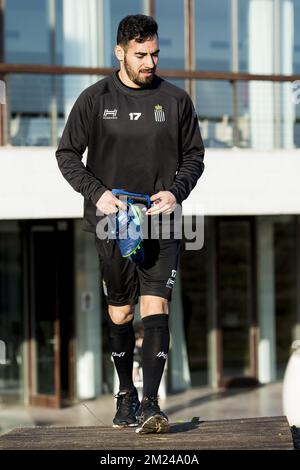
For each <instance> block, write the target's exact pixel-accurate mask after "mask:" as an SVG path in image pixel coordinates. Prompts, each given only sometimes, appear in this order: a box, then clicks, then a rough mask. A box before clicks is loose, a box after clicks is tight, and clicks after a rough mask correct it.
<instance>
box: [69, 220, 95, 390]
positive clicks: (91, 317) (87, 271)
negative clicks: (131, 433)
mask: <svg viewBox="0 0 300 470" xmlns="http://www.w3.org/2000/svg"><path fill="white" fill-rule="evenodd" d="M74 257H75V308H76V328H75V332H76V358H77V361H76V364H77V398H79V399H89V398H94V397H96V396H97V395H99V394H100V393H101V392H102V354H101V351H102V329H101V321H100V319H101V313H100V305H101V304H100V300H101V298H100V295H101V291H100V286H99V266H98V257H97V254H96V249H95V246H94V238H93V235H92V234H90V233H86V232H83V231H82V229H81V221H80V220H78V221H76V222H75V253H74Z"/></svg>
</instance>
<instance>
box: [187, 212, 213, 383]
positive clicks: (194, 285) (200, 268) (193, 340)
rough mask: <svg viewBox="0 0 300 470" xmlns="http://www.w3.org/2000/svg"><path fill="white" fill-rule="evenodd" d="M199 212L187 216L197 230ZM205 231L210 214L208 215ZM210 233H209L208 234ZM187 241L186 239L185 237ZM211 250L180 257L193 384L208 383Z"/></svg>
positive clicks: (204, 248) (196, 251)
mask: <svg viewBox="0 0 300 470" xmlns="http://www.w3.org/2000/svg"><path fill="white" fill-rule="evenodd" d="M196 223H197V221H196V218H195V216H193V217H190V216H185V218H184V224H185V227H190V230H191V231H195V224H196ZM204 223H205V228H204V230H205V234H207V233H208V230H209V217H205V221H204ZM205 236H206V235H205ZM184 242H186V240H185V239H184ZM209 263H210V260H209V251H208V249H207V247H206V245H205V244H204V247H203V248H202V249H201V250H183V251H182V254H181V258H180V273H181V296H182V297H181V298H182V308H183V327H184V333H185V340H186V345H187V351H188V360H189V367H190V373H191V381H192V385H193V386H199V385H203V384H207V383H208V376H207V372H208V357H207V354H208V351H207V339H206V335H207V306H208V302H209V269H208V268H209Z"/></svg>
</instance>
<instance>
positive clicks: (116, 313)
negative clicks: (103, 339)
mask: <svg viewBox="0 0 300 470" xmlns="http://www.w3.org/2000/svg"><path fill="white" fill-rule="evenodd" d="M108 313H109V316H110V318H111V321H112V322H113V323H115V324H116V325H123V324H124V323H128V322H130V321H131V320H133V316H134V307H133V305H122V307H116V306H115V305H109V306H108Z"/></svg>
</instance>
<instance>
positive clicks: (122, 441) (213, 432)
mask: <svg viewBox="0 0 300 470" xmlns="http://www.w3.org/2000/svg"><path fill="white" fill-rule="evenodd" d="M0 449H1V450H29V449H30V450H74V449H85V450H104V449H105V450H108V449H109V450H125V449H126V450H140V449H143V450H148V449H149V450H150V449H151V450H184V449H194V450H204V449H210V450H228V449H239V450H246V449H248V450H250V449H251V450H267V449H281V450H283V449H284V450H291V449H293V439H292V434H291V431H290V428H289V425H288V422H287V420H286V418H285V417H283V416H278V417H271V418H250V419H232V420H224V421H199V420H198V419H197V418H193V420H192V421H191V422H185V423H175V424H171V426H170V431H169V432H168V433H166V434H147V435H137V434H136V433H135V431H134V428H126V429H114V428H111V427H106V426H103V427H101V426H99V427H34V428H16V429H13V430H12V431H10V432H8V433H7V434H4V435H2V436H0Z"/></svg>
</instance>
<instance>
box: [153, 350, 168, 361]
mask: <svg viewBox="0 0 300 470" xmlns="http://www.w3.org/2000/svg"><path fill="white" fill-rule="evenodd" d="M156 357H163V358H164V359H167V357H168V353H164V352H163V351H160V352H159V353H158V354H156Z"/></svg>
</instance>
